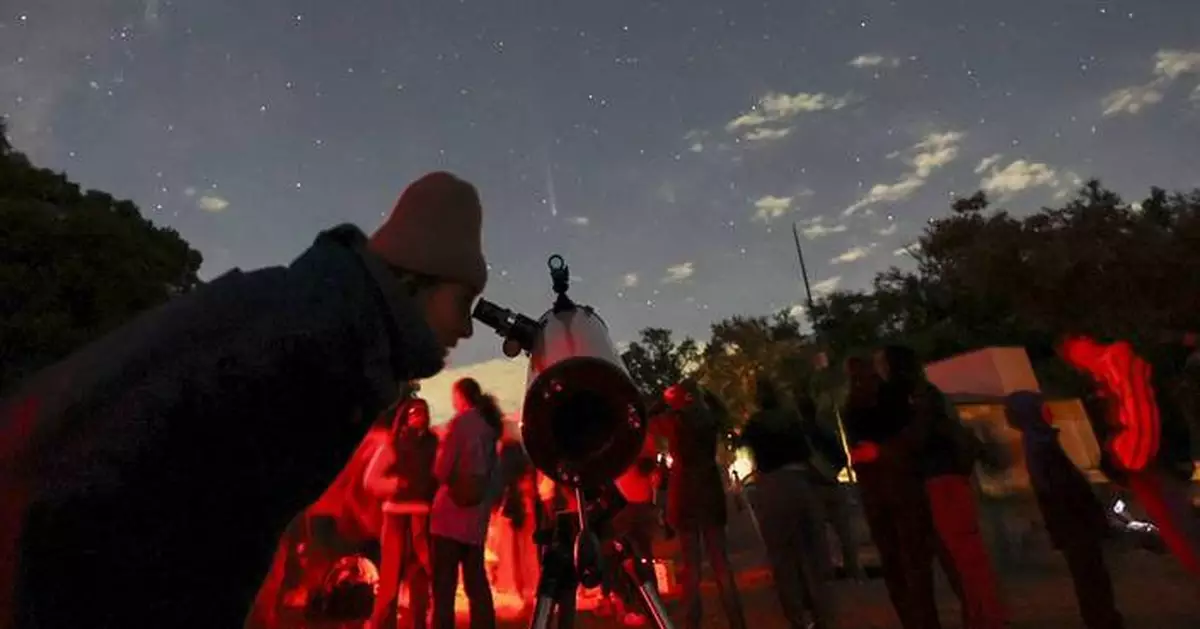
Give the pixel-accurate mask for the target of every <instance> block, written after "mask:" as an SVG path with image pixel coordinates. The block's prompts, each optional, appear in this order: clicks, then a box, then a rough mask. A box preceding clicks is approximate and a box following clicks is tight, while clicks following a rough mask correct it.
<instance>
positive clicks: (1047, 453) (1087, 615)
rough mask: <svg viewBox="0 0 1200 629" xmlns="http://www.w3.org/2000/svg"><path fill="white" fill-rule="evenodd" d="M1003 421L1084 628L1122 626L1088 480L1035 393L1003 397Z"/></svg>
mask: <svg viewBox="0 0 1200 629" xmlns="http://www.w3.org/2000/svg"><path fill="white" fill-rule="evenodd" d="M1004 414H1005V417H1006V419H1007V420H1008V425H1009V426H1012V427H1013V428H1014V429H1015V430H1017V431H1018V432H1020V433H1021V446H1022V449H1023V450H1024V451H1025V466H1026V467H1027V468H1028V469H1029V482H1030V484H1031V485H1033V493H1034V496H1035V497H1036V498H1037V503H1038V508H1039V509H1040V510H1041V512H1042V521H1043V522H1044V523H1045V526H1046V532H1047V533H1049V534H1050V541H1051V542H1052V543H1053V544H1054V547H1055V548H1057V549H1058V550H1059V551H1060V552H1062V554H1063V557H1064V558H1066V560H1067V569H1068V570H1070V572H1071V580H1072V582H1073V583H1074V586H1075V599H1076V600H1077V601H1078V603H1079V611H1080V614H1081V615H1082V616H1083V622H1084V625H1086V626H1087V628H1088V629H1122V627H1124V621H1123V620H1122V618H1121V613H1120V612H1118V611H1117V606H1116V601H1115V600H1114V596H1113V585H1112V578H1111V577H1110V576H1109V571H1108V566H1107V565H1105V563H1104V549H1103V546H1102V542H1103V540H1104V537H1105V536H1106V535H1107V534H1108V518H1107V516H1106V515H1105V513H1104V508H1103V507H1102V506H1100V503H1099V501H1097V500H1096V496H1095V494H1093V493H1092V487H1091V484H1089V483H1088V481H1087V479H1086V478H1084V476H1083V473H1082V472H1080V471H1079V468H1077V467H1075V464H1074V463H1073V462H1071V459H1070V458H1068V457H1067V453H1066V452H1064V451H1063V448H1062V444H1060V443H1059V441H1058V429H1057V428H1054V426H1052V425H1051V423H1050V419H1049V413H1048V409H1047V408H1046V406H1045V403H1044V401H1043V399H1042V396H1041V394H1040V393H1035V392H1032V391H1019V392H1016V393H1012V394H1010V395H1009V396H1008V398H1007V399H1006V400H1005V408H1004Z"/></svg>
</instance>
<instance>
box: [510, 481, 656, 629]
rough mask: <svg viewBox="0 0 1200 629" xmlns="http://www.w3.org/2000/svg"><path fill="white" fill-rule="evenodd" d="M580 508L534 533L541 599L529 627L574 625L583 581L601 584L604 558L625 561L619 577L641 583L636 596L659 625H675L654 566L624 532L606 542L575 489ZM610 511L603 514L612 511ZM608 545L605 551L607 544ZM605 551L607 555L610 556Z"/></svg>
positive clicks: (588, 584)
mask: <svg viewBox="0 0 1200 629" xmlns="http://www.w3.org/2000/svg"><path fill="white" fill-rule="evenodd" d="M576 495H577V497H578V498H579V500H578V504H579V512H578V513H569V512H565V513H559V514H557V515H556V516H555V518H554V522H553V524H552V526H551V527H550V528H549V529H547V530H544V531H541V532H539V533H538V534H535V537H536V538H537V541H538V542H539V546H541V547H542V555H541V567H542V573H541V576H540V577H539V578H538V588H537V601H536V603H535V605H534V608H533V618H532V619H531V620H530V624H529V626H530V629H574V626H575V614H576V603H575V599H576V594H577V592H578V590H579V586H580V585H584V586H586V587H597V586H599V585H600V583H601V581H602V580H603V578H604V574H605V570H606V568H607V566H606V562H607V561H610V560H615V561H617V562H619V565H620V566H621V567H622V573H623V574H621V575H620V578H625V579H629V580H630V582H631V583H633V584H634V585H635V586H636V587H637V592H638V597H639V599H640V600H641V602H642V605H643V606H644V607H645V611H646V612H647V614H648V616H649V618H650V621H651V622H652V623H653V627H654V628H655V629H674V625H673V624H672V623H671V619H670V618H669V617H668V616H667V611H666V608H665V607H664V606H663V602H662V599H661V598H659V595H658V585H657V583H656V580H655V576H654V567H653V564H652V563H651V561H650V560H649V559H648V558H646V557H641V556H639V554H638V552H637V550H636V549H635V548H634V547H633V545H632V544H630V543H629V541H628V540H627V539H626V538H624V537H614V538H613V539H610V540H608V541H607V542H606V543H605V544H604V545H602V544H601V541H600V536H598V535H597V534H596V533H595V532H594V531H593V530H592V527H591V526H590V524H591V523H590V522H589V520H591V519H593V517H595V516H594V515H592V513H594V510H593V509H589V508H587V506H586V505H587V503H586V502H585V501H584V500H583V499H582V498H583V492H582V491H577V493H576ZM610 515H611V514H605V516H610ZM605 546H607V548H608V551H609V552H607V553H605V552H603V548H604V547H605ZM606 555H607V556H606Z"/></svg>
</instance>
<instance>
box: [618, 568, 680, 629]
mask: <svg viewBox="0 0 1200 629" xmlns="http://www.w3.org/2000/svg"><path fill="white" fill-rule="evenodd" d="M626 555H627V558H628V559H629V565H628V567H627V568H626V574H628V576H629V578H630V579H632V580H633V582H634V583H635V584H637V590H638V596H640V597H641V599H642V605H644V606H645V608H646V611H647V612H648V613H649V614H650V621H651V622H653V623H654V627H655V628H656V629H675V625H674V624H673V623H672V622H671V618H670V616H668V615H667V608H666V606H665V605H663V602H662V598H661V597H660V596H659V595H658V582H657V580H656V579H655V578H654V565H653V564H652V563H651V562H650V560H649V559H646V558H644V557H639V556H637V555H635V554H633V553H632V552H627V553H626Z"/></svg>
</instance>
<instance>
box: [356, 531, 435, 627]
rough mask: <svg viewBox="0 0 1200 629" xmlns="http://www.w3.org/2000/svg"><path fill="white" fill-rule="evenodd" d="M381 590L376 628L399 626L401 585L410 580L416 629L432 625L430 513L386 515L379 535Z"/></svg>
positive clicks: (410, 603)
mask: <svg viewBox="0 0 1200 629" xmlns="http://www.w3.org/2000/svg"><path fill="white" fill-rule="evenodd" d="M379 543H380V562H379V592H378V593H377V594H376V595H375V608H374V611H373V612H372V614H371V627H372V629H391V628H392V627H395V626H396V616H397V609H396V607H397V602H398V601H399V597H400V584H401V582H402V581H405V580H406V581H407V582H408V609H409V614H410V615H411V616H412V627H413V629H425V628H426V627H427V626H428V622H427V615H428V613H429V575H430V572H431V571H432V570H431V565H430V557H429V553H430V549H429V516H428V515H402V514H384V516H383V532H382V533H381V535H380V537H379Z"/></svg>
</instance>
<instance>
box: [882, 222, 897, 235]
mask: <svg viewBox="0 0 1200 629" xmlns="http://www.w3.org/2000/svg"><path fill="white" fill-rule="evenodd" d="M898 229H900V224H899V223H889V224H888V226H887V227H884V228H883V229H881V230H879V231H878V232H876V233H878V234H879V235H880V236H891V235H892V234H894V233H896V230H898Z"/></svg>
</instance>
